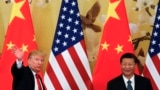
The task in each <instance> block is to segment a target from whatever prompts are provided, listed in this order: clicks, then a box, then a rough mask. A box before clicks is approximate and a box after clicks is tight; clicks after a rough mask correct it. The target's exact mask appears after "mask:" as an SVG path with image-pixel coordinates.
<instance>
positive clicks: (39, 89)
mask: <svg viewBox="0 0 160 90" xmlns="http://www.w3.org/2000/svg"><path fill="white" fill-rule="evenodd" d="M36 80H37V84H38V90H42V86H41V85H42V83H41V79H40V76H39V75H38V74H36Z"/></svg>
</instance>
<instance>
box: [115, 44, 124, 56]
mask: <svg viewBox="0 0 160 90" xmlns="http://www.w3.org/2000/svg"><path fill="white" fill-rule="evenodd" d="M122 48H123V46H122V45H119V44H118V46H117V47H116V48H115V50H116V51H117V53H118V54H119V53H120V52H123V50H122Z"/></svg>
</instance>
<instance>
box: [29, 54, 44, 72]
mask: <svg viewBox="0 0 160 90" xmlns="http://www.w3.org/2000/svg"><path fill="white" fill-rule="evenodd" d="M43 63H44V58H43V57H42V56H38V55H35V56H32V57H31V58H30V59H29V60H28V65H29V67H30V68H31V69H32V70H33V71H35V72H39V71H41V69H42V66H43Z"/></svg>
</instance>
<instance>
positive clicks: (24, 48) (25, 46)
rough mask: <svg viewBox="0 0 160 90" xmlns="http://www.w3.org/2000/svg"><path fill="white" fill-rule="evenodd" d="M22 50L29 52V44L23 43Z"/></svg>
mask: <svg viewBox="0 0 160 90" xmlns="http://www.w3.org/2000/svg"><path fill="white" fill-rule="evenodd" d="M22 51H23V52H28V45H24V44H22Z"/></svg>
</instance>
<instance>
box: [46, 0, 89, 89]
mask: <svg viewBox="0 0 160 90" xmlns="http://www.w3.org/2000/svg"><path fill="white" fill-rule="evenodd" d="M85 50H86V49H85V43H84V35H83V32H82V27H81V21H80V14H79V9H78V3H77V0H62V4H61V9H60V14H59V19H58V23H57V28H56V32H55V36H54V40H53V44H52V48H51V52H50V57H49V63H48V66H47V69H46V72H45V74H44V81H45V84H46V87H47V88H48V89H49V90H91V89H92V82H91V80H92V78H91V72H90V67H89V62H88V59H87V55H86V51H85Z"/></svg>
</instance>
